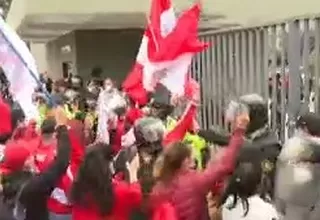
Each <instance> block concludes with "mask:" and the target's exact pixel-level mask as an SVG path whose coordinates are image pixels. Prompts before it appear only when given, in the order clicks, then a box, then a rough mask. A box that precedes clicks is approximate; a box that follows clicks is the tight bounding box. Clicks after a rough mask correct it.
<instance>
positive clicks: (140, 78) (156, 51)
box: [122, 0, 207, 105]
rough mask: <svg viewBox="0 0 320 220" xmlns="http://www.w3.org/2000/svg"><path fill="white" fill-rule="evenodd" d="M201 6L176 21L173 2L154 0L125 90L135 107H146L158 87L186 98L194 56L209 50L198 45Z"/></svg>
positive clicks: (188, 11) (204, 45) (192, 8)
mask: <svg viewBox="0 0 320 220" xmlns="http://www.w3.org/2000/svg"><path fill="white" fill-rule="evenodd" d="M199 15H200V4H199V3H197V4H195V5H193V6H192V7H191V8H190V9H189V10H187V11H185V12H183V13H182V14H181V16H180V17H179V18H178V19H177V18H176V16H175V13H174V10H173V7H172V5H171V1H170V0H153V1H152V5H151V12H150V16H148V26H147V28H146V30H145V33H144V36H143V38H142V42H141V45H140V49H139V52H138V55H137V58H136V63H135V65H134V66H133V68H132V70H131V72H130V73H129V75H128V76H127V78H126V80H125V81H124V82H123V84H122V87H123V89H124V91H125V92H126V93H127V94H128V96H129V97H131V99H132V100H133V101H135V102H136V103H138V104H140V105H144V104H146V103H147V101H148V93H150V92H152V91H153V90H154V88H155V86H156V85H157V84H158V83H161V84H163V85H164V86H165V87H166V88H167V89H168V90H169V91H170V92H171V93H172V94H174V95H179V96H183V95H184V93H185V90H186V88H185V86H186V83H187V80H188V76H187V75H188V74H187V73H188V70H189V66H190V63H191V60H192V57H193V55H194V54H195V53H196V52H200V51H202V50H204V49H205V48H206V47H207V44H205V43H202V42H200V41H199V39H198V37H197V34H198V20H199Z"/></svg>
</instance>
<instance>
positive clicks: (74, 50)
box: [7, 0, 320, 80]
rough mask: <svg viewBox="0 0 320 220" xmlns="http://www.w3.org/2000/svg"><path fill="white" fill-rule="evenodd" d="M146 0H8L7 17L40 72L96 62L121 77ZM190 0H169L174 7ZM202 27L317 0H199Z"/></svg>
mask: <svg viewBox="0 0 320 220" xmlns="http://www.w3.org/2000/svg"><path fill="white" fill-rule="evenodd" d="M150 2H151V1H150V0H130V1H128V0H117V1H103V0H91V1H85V0H67V1H65V0H64V1H63V0H54V1H52V0H41V1H39V0H12V2H11V7H10V10H9V13H8V15H7V22H8V23H9V24H10V25H11V26H12V27H13V28H14V29H16V30H17V32H18V33H19V34H20V36H21V37H22V38H23V39H25V40H26V41H28V42H30V48H31V50H32V52H33V54H34V56H35V58H36V60H37V63H38V67H39V71H40V72H44V71H46V72H48V74H49V75H51V76H52V77H53V78H60V77H61V76H62V75H63V73H64V72H66V71H69V72H73V73H76V74H79V75H81V76H83V77H85V78H87V77H88V76H89V74H90V71H91V69H92V68H93V67H95V66H101V67H102V68H103V69H104V74H105V75H106V76H107V75H109V76H114V77H116V78H117V79H119V80H121V79H123V78H124V76H125V75H126V73H127V72H128V71H129V70H130V67H131V65H132V63H133V61H134V59H135V55H136V53H137V50H138V48H139V44H140V40H141V36H142V31H143V28H144V25H145V20H146V19H145V17H146V12H148V9H149V5H150ZM193 2H194V0H173V3H174V6H175V8H176V9H177V12H178V13H179V11H181V10H182V9H185V8H187V7H188V6H190V5H191V4H192V3H193ZM202 2H203V13H202V16H201V18H202V19H201V24H200V27H201V29H203V30H204V29H227V28H232V27H235V26H248V25H256V24H257V23H265V22H270V21H275V20H281V19H284V18H290V17H293V16H300V15H305V14H315V13H318V12H319V11H320V1H318V0H305V1H297V2H295V3H293V2H292V1H291V0H281V1H277V0H269V1H265V0H241V4H240V2H239V3H236V2H235V1H234V0H215V1H212V0H202Z"/></svg>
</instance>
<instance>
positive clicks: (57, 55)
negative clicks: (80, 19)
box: [46, 33, 77, 79]
mask: <svg viewBox="0 0 320 220" xmlns="http://www.w3.org/2000/svg"><path fill="white" fill-rule="evenodd" d="M65 46H70V49H71V51H69V52H65V51H62V50H61V49H62V47H65ZM46 57H47V66H48V75H49V76H51V77H52V78H53V79H59V78H62V76H63V75H62V63H63V62H72V63H73V64H74V67H73V71H72V72H73V73H77V68H76V65H77V60H76V44H75V33H69V34H66V35H63V36H61V37H59V38H57V39H55V40H53V41H50V42H48V43H47V45H46Z"/></svg>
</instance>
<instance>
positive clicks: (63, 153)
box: [20, 126, 71, 220]
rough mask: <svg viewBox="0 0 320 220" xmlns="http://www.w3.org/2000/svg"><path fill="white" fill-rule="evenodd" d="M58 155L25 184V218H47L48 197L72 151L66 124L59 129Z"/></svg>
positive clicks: (23, 199)
mask: <svg viewBox="0 0 320 220" xmlns="http://www.w3.org/2000/svg"><path fill="white" fill-rule="evenodd" d="M57 133H58V155H57V158H56V160H55V161H54V162H53V163H52V165H51V166H50V167H49V168H48V169H47V171H45V172H43V173H41V174H39V175H37V176H33V177H32V178H31V179H30V180H27V181H28V182H27V183H26V185H25V186H24V188H23V190H22V193H21V196H20V202H21V204H22V205H23V206H24V207H25V208H26V218H25V220H47V219H49V217H48V209H47V199H48V197H49V196H50V195H51V193H52V191H53V189H54V187H55V186H56V184H57V182H58V181H59V179H60V178H61V177H62V176H63V175H64V174H65V172H66V170H67V167H68V165H69V158H70V153H71V149H70V148H71V147H70V141H69V135H68V130H67V128H66V127H65V126H61V127H59V128H58V129H57Z"/></svg>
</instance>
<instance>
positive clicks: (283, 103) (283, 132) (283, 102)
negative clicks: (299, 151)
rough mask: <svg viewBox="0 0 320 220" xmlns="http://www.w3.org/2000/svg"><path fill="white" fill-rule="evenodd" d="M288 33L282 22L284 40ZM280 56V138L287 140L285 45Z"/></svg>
mask: <svg viewBox="0 0 320 220" xmlns="http://www.w3.org/2000/svg"><path fill="white" fill-rule="evenodd" d="M286 36H287V33H286V25H285V24H281V25H280V37H281V40H282V42H283V41H284V39H285V38H286ZM280 54H281V55H280V56H281V71H280V75H281V79H282V81H281V104H280V105H281V108H280V109H281V130H280V139H281V140H285V138H286V137H287V135H288V134H287V132H286V129H285V128H286V123H287V120H286V118H287V117H286V115H287V107H286V99H287V85H286V50H285V47H284V45H282V47H281V48H280Z"/></svg>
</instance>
